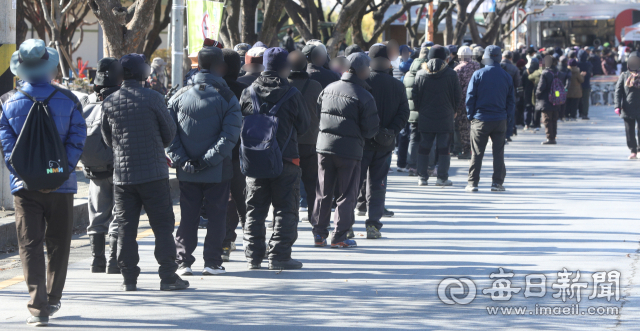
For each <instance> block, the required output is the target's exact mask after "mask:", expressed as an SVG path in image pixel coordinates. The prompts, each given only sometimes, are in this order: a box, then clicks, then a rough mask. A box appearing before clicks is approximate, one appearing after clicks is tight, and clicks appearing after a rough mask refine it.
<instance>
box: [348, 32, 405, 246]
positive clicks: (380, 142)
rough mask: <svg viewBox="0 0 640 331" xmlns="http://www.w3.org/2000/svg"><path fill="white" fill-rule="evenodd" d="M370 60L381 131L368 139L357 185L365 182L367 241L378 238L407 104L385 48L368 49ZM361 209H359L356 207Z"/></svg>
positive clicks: (372, 88) (378, 46) (372, 87)
mask: <svg viewBox="0 0 640 331" xmlns="http://www.w3.org/2000/svg"><path fill="white" fill-rule="evenodd" d="M369 56H370V57H371V69H372V71H371V74H370V75H369V79H368V80H367V83H368V84H369V86H371V91H372V93H371V94H372V95H373V98H374V99H375V100H376V108H377V109H378V118H379V119H380V130H379V132H378V134H377V135H376V136H375V137H373V138H371V139H367V140H366V141H365V144H364V154H363V157H362V163H361V170H360V171H361V172H360V185H361V186H362V184H363V183H364V181H365V179H366V185H367V194H366V203H367V206H368V210H369V217H368V218H367V221H366V227H367V238H368V239H377V238H380V236H381V235H380V228H382V223H381V222H380V218H382V215H383V213H384V199H385V195H386V185H385V178H386V177H387V174H388V173H389V162H388V161H389V157H391V151H393V149H394V148H395V144H394V142H395V137H396V135H398V133H400V130H402V129H403V128H404V127H405V125H406V124H407V120H408V119H409V102H408V101H407V93H406V90H405V87H404V85H403V84H402V82H400V81H399V80H397V79H395V78H393V76H392V75H390V74H389V69H388V68H389V67H390V61H389V57H388V55H387V46H385V45H382V44H377V45H373V46H371V48H370V49H369ZM358 207H359V208H358V209H360V207H361V206H358Z"/></svg>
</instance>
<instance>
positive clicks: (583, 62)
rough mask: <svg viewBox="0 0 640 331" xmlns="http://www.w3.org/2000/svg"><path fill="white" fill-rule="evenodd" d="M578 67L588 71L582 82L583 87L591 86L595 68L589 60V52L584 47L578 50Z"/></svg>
mask: <svg viewBox="0 0 640 331" xmlns="http://www.w3.org/2000/svg"><path fill="white" fill-rule="evenodd" d="M578 68H580V72H586V73H587V74H586V75H585V76H584V81H583V82H582V89H586V88H591V76H593V75H594V71H593V70H594V69H593V65H592V64H591V62H589V54H587V52H586V51H585V50H583V49H581V50H579V51H578Z"/></svg>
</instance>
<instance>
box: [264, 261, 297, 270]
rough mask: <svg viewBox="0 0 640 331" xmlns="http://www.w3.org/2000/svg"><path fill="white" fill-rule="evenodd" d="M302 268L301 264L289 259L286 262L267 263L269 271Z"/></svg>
mask: <svg viewBox="0 0 640 331" xmlns="http://www.w3.org/2000/svg"><path fill="white" fill-rule="evenodd" d="M300 268H302V262H300V261H297V260H294V259H291V260H288V261H277V260H270V261H269V270H292V269H300Z"/></svg>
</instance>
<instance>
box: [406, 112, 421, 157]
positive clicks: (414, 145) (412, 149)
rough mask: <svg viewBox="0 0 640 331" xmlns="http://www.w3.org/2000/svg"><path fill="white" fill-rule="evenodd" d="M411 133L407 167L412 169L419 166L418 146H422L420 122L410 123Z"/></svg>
mask: <svg viewBox="0 0 640 331" xmlns="http://www.w3.org/2000/svg"><path fill="white" fill-rule="evenodd" d="M409 125H410V129H411V135H410V137H409V138H410V139H409V152H408V154H407V160H408V161H407V167H408V168H410V169H417V168H418V146H420V131H418V123H417V122H416V123H409Z"/></svg>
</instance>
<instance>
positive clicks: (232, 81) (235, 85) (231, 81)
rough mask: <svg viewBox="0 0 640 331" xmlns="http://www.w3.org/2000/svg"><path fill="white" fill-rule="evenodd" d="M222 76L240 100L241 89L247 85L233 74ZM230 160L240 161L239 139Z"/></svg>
mask: <svg viewBox="0 0 640 331" xmlns="http://www.w3.org/2000/svg"><path fill="white" fill-rule="evenodd" d="M223 78H224V81H225V82H227V85H228V86H229V89H230V90H231V92H233V94H234V95H235V96H236V98H237V99H238V100H240V96H242V91H244V89H246V88H247V87H248V85H246V84H243V83H240V82H239V81H237V80H236V78H235V77H233V76H232V77H227V76H225V77H223ZM231 160H233V161H235V162H240V139H238V143H237V144H236V147H234V148H233V151H232V152H231Z"/></svg>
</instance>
